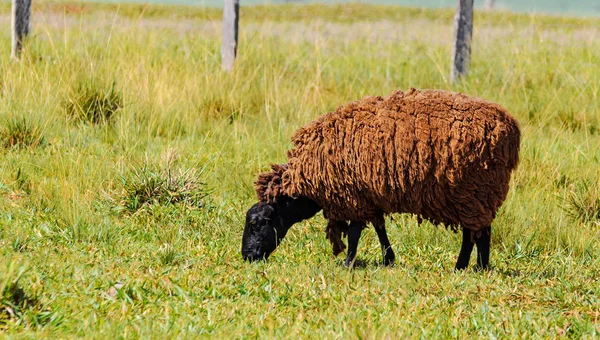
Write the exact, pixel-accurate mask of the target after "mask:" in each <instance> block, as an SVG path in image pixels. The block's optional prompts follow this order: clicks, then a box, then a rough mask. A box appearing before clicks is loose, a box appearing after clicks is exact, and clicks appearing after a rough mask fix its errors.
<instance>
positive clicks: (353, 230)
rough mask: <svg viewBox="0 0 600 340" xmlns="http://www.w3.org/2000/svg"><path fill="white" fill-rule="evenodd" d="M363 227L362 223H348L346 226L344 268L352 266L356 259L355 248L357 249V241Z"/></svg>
mask: <svg viewBox="0 0 600 340" xmlns="http://www.w3.org/2000/svg"><path fill="white" fill-rule="evenodd" d="M364 227H365V224H364V223H361V222H354V221H352V222H350V225H349V226H348V256H347V257H346V262H345V265H346V267H353V266H354V259H355V258H356V248H358V240H359V239H360V234H361V232H362V230H363V228H364Z"/></svg>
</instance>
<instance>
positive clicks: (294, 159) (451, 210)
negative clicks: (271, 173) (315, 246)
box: [283, 89, 520, 229]
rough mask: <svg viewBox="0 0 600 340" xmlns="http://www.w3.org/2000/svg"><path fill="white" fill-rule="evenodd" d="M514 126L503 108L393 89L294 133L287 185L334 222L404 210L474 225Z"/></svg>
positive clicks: (498, 185)
mask: <svg viewBox="0 0 600 340" xmlns="http://www.w3.org/2000/svg"><path fill="white" fill-rule="evenodd" d="M519 138H520V137H519V128H518V125H517V123H516V121H515V120H514V119H513V118H512V117H510V115H509V114H508V113H507V112H506V110H504V109H503V108H502V107H500V106H498V105H496V104H493V103H489V102H486V101H484V100H481V99H477V98H471V97H467V96H465V95H461V94H456V93H451V92H445V91H417V90H414V89H411V90H409V91H407V92H405V93H403V92H400V91H398V92H395V93H393V94H392V95H390V96H389V97H387V98H382V97H369V98H365V99H363V100H361V101H358V102H354V103H350V104H348V105H345V106H342V107H340V108H338V109H337V110H336V111H334V112H331V113H328V114H326V115H324V116H322V117H320V118H319V119H317V120H316V121H314V122H313V123H311V124H309V125H307V126H306V127H304V128H302V129H300V130H298V131H297V132H296V134H295V135H294V136H293V137H292V140H293V142H294V148H293V149H292V150H291V151H290V152H289V154H288V158H289V162H288V165H289V168H288V170H287V171H286V172H285V173H284V175H283V186H284V188H285V190H286V192H287V193H288V194H289V195H292V196H299V195H304V196H307V197H309V198H312V199H314V200H315V201H317V203H319V204H320V205H321V206H322V207H323V210H324V213H325V214H326V216H327V217H328V218H330V219H335V220H364V221H372V220H374V219H376V218H378V217H380V216H381V214H386V213H394V212H408V213H415V214H418V215H421V216H422V217H424V218H427V219H429V220H431V221H433V222H434V223H445V224H446V225H449V226H456V225H458V224H461V225H463V226H465V227H469V228H471V229H479V228H482V227H485V226H487V225H489V224H490V223H491V220H492V219H493V218H494V215H495V213H496V210H497V209H498V207H499V206H500V205H501V204H502V202H503V201H504V199H505V197H506V193H507V191H508V182H509V179H510V172H511V170H512V169H513V168H514V167H515V166H516V164H517V162H518V148H519Z"/></svg>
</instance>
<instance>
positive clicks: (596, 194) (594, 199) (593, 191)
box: [566, 182, 600, 223]
mask: <svg viewBox="0 0 600 340" xmlns="http://www.w3.org/2000/svg"><path fill="white" fill-rule="evenodd" d="M567 204H568V208H567V209H566V211H567V214H568V215H569V216H570V217H571V218H572V219H573V220H575V221H581V222H584V223H588V222H596V223H600V189H599V188H598V186H590V185H589V184H588V183H587V182H583V184H582V185H581V186H580V187H579V188H578V189H575V190H572V191H571V192H570V193H569V196H568V197H567Z"/></svg>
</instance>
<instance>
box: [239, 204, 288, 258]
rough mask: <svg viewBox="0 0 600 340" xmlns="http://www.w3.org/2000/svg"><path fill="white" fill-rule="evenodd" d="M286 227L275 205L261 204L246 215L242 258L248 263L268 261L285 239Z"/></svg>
mask: <svg viewBox="0 0 600 340" xmlns="http://www.w3.org/2000/svg"><path fill="white" fill-rule="evenodd" d="M289 227H290V226H287V227H286V226H284V223H283V220H282V218H281V216H280V212H279V211H278V210H277V208H276V206H275V205H271V204H268V203H265V202H259V203H256V204H255V205H253V206H252V208H250V210H248V212H247V213H246V226H245V227H244V235H243V237H242V256H243V257H244V260H246V261H259V260H263V259H264V260H266V259H267V258H268V257H269V255H271V253H272V252H273V251H274V250H275V248H277V246H278V245H279V243H280V242H281V240H282V239H283V238H284V237H285V234H286V233H287V231H288V229H289Z"/></svg>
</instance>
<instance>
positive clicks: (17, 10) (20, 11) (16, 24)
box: [10, 0, 31, 59]
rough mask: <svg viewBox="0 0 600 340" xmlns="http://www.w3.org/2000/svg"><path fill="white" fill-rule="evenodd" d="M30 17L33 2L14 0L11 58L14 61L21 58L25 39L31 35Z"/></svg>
mask: <svg viewBox="0 0 600 340" xmlns="http://www.w3.org/2000/svg"><path fill="white" fill-rule="evenodd" d="M30 16H31V0H12V13H11V30H12V50H11V53H10V56H11V58H13V59H18V58H19V55H20V54H21V49H22V48H23V39H24V38H25V37H26V36H27V34H29V18H30Z"/></svg>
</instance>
